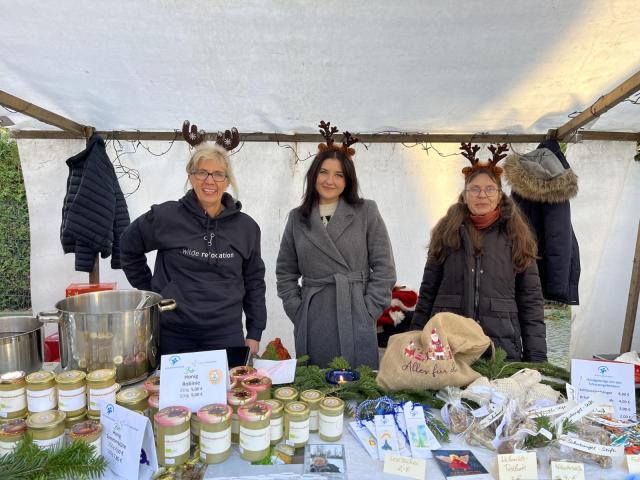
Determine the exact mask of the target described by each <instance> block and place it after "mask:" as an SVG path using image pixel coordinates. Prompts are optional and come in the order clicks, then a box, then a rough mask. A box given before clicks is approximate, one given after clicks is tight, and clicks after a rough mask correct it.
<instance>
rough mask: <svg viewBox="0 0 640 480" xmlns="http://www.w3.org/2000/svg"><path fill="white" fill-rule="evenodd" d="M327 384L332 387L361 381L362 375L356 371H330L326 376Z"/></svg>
mask: <svg viewBox="0 0 640 480" xmlns="http://www.w3.org/2000/svg"><path fill="white" fill-rule="evenodd" d="M326 379H327V382H329V383H330V384H332V385H340V386H342V385H344V384H345V383H348V382H355V381H357V380H360V374H359V373H358V372H356V371H355V370H330V371H329V372H327V375H326Z"/></svg>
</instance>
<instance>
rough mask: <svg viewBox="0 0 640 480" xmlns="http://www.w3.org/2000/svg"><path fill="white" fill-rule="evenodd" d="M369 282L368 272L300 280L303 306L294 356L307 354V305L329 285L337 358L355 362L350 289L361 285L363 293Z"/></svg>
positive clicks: (336, 274)
mask: <svg viewBox="0 0 640 480" xmlns="http://www.w3.org/2000/svg"><path fill="white" fill-rule="evenodd" d="M368 280H369V274H368V272H364V271H362V272H349V273H347V274H344V273H334V274H333V275H329V276H327V277H323V278H308V277H304V278H303V279H302V288H303V290H304V291H303V295H302V296H303V299H304V300H303V302H304V303H303V305H302V312H301V313H302V314H301V316H300V322H299V324H298V325H296V331H297V335H296V352H302V354H303V355H304V354H306V353H307V352H308V348H307V338H308V337H307V325H308V321H309V319H308V313H309V304H310V303H311V298H312V297H313V296H314V295H315V294H316V293H318V292H320V291H321V290H323V289H324V288H325V287H327V286H328V285H333V284H335V286H336V323H337V325H338V341H339V343H340V355H342V356H343V357H345V358H346V359H347V360H348V361H349V362H353V361H354V360H355V348H354V346H355V339H354V338H353V316H352V314H351V285H352V284H354V283H362V284H363V288H362V290H363V291H364V289H365V287H366V283H367V281H368Z"/></svg>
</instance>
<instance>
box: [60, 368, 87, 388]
mask: <svg viewBox="0 0 640 480" xmlns="http://www.w3.org/2000/svg"><path fill="white" fill-rule="evenodd" d="M86 377H87V374H86V373H84V372H82V371H80V370H67V371H66V372H62V373H59V374H58V375H56V382H57V383H59V384H61V385H69V384H74V383H78V382H81V381H83V380H84V379H85V378H86Z"/></svg>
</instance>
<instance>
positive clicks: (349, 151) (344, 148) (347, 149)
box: [318, 120, 358, 160]
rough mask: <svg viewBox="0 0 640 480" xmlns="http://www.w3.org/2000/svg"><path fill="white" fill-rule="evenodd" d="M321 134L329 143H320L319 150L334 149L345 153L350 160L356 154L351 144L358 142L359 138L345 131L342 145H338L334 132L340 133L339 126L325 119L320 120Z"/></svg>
mask: <svg viewBox="0 0 640 480" xmlns="http://www.w3.org/2000/svg"><path fill="white" fill-rule="evenodd" d="M318 127H320V134H321V135H322V136H323V137H324V139H325V141H326V142H327V143H320V144H318V150H319V151H321V152H326V151H327V150H334V151H336V152H342V153H344V154H345V155H346V156H347V157H348V158H349V159H350V160H353V159H352V158H351V157H353V155H355V153H356V150H355V149H354V148H351V145H353V144H354V143H356V142H357V141H358V139H357V138H356V137H354V136H353V135H351V134H350V133H349V132H347V131H345V132H344V133H343V134H342V143H341V144H340V145H336V144H335V141H334V140H333V134H334V133H338V132H339V131H340V130H338V127H332V126H331V122H325V121H324V120H320V124H319V125H318Z"/></svg>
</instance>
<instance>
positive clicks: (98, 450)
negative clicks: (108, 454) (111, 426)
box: [89, 437, 102, 457]
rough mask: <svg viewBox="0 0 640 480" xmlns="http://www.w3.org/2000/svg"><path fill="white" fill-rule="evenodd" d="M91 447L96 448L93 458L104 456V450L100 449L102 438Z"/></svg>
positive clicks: (97, 439)
mask: <svg viewBox="0 0 640 480" xmlns="http://www.w3.org/2000/svg"><path fill="white" fill-rule="evenodd" d="M89 445H93V446H94V447H96V448H95V450H94V452H93V456H94V457H99V456H100V455H102V450H101V448H100V437H98V438H96V439H95V440H94V441H93V442H91V443H90V444H89Z"/></svg>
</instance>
